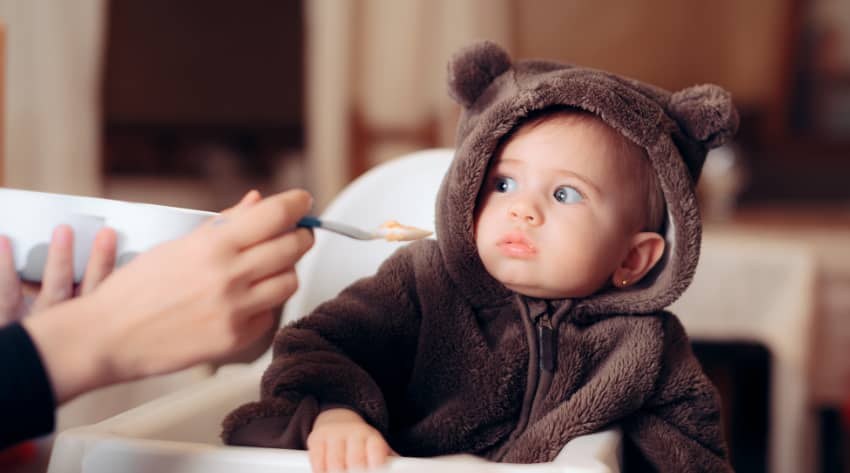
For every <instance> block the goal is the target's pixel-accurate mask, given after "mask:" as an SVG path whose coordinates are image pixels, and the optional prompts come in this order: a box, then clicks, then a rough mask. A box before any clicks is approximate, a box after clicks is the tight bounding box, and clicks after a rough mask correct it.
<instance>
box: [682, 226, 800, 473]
mask: <svg viewBox="0 0 850 473" xmlns="http://www.w3.org/2000/svg"><path fill="white" fill-rule="evenodd" d="M815 271H816V267H815V259H814V257H813V255H812V254H811V252H810V251H809V250H808V248H806V247H805V246H804V245H800V244H799V243H795V242H789V241H786V240H782V239H778V238H777V239H769V238H764V237H762V236H752V235H744V234H740V233H736V232H732V233H724V232H720V231H713V229H707V230H706V232H705V235H704V239H703V249H702V254H701V256H700V263H699V266H698V267H697V271H696V274H695V276H694V280H693V283H692V284H691V286H690V287H689V288H688V290H687V291H686V292H685V294H684V295H683V296H682V297H681V298H680V299H679V300H678V301H677V302H676V303H674V304H673V305H672V306H671V310H672V311H673V312H674V313H675V314H677V315H678V316H679V317H680V318H681V320H682V323H683V324H684V326H685V328H686V329H687V332H688V335H689V336H690V337H691V339H693V340H695V341H700V342H717V343H741V344H758V345H761V346H763V347H764V348H766V349H767V350H768V351H769V352H770V357H771V360H770V373H769V377H768V379H769V380H770V381H769V383H770V384H769V386H768V390H769V402H770V406H769V408H768V414H769V417H768V425H769V432H768V439H767V452H766V455H767V458H766V464H767V471H769V472H771V473H796V472H802V471H807V472H809V471H817V468H816V465H817V461H816V451H817V448H816V446H817V430H816V428H815V427H816V418H815V415H814V412H813V410H812V409H811V406H812V393H811V367H812V361H813V359H814V354H815V344H814V341H815V338H814V335H815V329H816V327H817V312H816V310H815V308H816V304H815ZM721 391H722V389H721ZM733 415H734V414H733ZM733 455H734V452H733Z"/></svg>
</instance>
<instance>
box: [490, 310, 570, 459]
mask: <svg viewBox="0 0 850 473" xmlns="http://www.w3.org/2000/svg"><path fill="white" fill-rule="evenodd" d="M522 303H523V304H524V307H525V312H526V317H527V319H526V320H528V321H529V322H530V325H532V327H529V328H531V329H532V330H534V332H532V333H535V335H536V336H532V337H530V339H529V342H537V346H536V347H529V348H532V349H534V348H536V351H537V358H538V363H537V367H536V368H537V369H536V373H533V374H536V376H534V380H533V386H529V387H530V392H531V395H530V396H531V397H530V398H529V399H528V400H527V402H526V401H525V400H524V401H523V411H522V412H521V413H520V423H518V424H517V426H516V428H515V429H514V431H513V432H511V434H510V435H509V436H508V440H507V441H506V442H505V443H504V444H503V445H502V447H501V448H500V449H499V450H498V452H497V453H496V455H495V456H494V457H493V458H492V459H493V460H495V461H500V460H501V459H502V458H503V457H504V456H505V455H506V454H507V448H508V447H509V446H510V444H511V443H512V442H513V440H514V439H516V438H517V437H519V436H520V435H521V434H522V433H523V432H524V431H525V429H526V428H527V427H528V423H529V422H530V421H531V419H532V418H534V415H535V413H536V412H537V410H538V409H539V407H540V406H539V405H537V404H538V403H537V400H538V399H539V398H540V397H542V396H543V395H545V393H546V392H547V391H549V387H550V386H551V385H552V377H553V376H554V373H555V360H556V359H557V339H558V336H557V331H556V330H555V326H553V324H552V318H551V315H550V314H549V307H548V306H547V307H546V310H544V311H543V312H541V313H540V314H538V315H536V316H532V315H531V313H530V312H531V309H530V307H529V306H528V304H527V303H526V302H525V301H523V302H522ZM529 368H531V367H529ZM533 374H532V373H529V376H532V375H533Z"/></svg>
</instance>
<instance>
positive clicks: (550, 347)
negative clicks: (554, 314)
mask: <svg viewBox="0 0 850 473" xmlns="http://www.w3.org/2000/svg"><path fill="white" fill-rule="evenodd" d="M538 340H539V342H540V366H541V367H542V368H543V369H544V370H546V371H548V372H550V373H554V372H555V356H556V351H557V350H556V346H555V345H556V343H557V339H556V338H555V331H554V330H552V322H551V321H550V320H549V315H548V314H546V315H544V316H542V317H540V321H539V323H538Z"/></svg>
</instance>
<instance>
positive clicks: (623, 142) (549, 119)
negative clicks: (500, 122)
mask: <svg viewBox="0 0 850 473" xmlns="http://www.w3.org/2000/svg"><path fill="white" fill-rule="evenodd" d="M576 130H578V131H580V132H579V133H577V134H574V135H573V137H572V139H579V140H581V139H584V140H588V141H591V142H593V143H594V144H596V145H602V146H604V147H605V149H606V150H607V151H610V152H609V153H606V154H608V155H609V156H610V157H611V158H612V159H613V160H616V162H615V163H614V164H620V165H621V166H619V167H622V168H625V169H627V170H629V171H633V170H634V169H633V168H634V166H642V165H643V164H644V163H645V162H646V163H648V156H647V153H646V150H645V149H644V148H643V147H641V146H639V145H637V144H636V143H634V142H633V141H632V140H630V139H629V138H628V137H626V136H625V135H623V134H622V133H620V132H619V131H617V130H616V129H614V128H613V127H611V126H610V125H608V124H607V123H605V122H604V121H603V120H602V119H601V118H600V117H598V116H597V115H595V114H593V113H590V112H586V111H583V110H574V109H565V110H558V111H553V112H548V113H541V114H538V115H535V116H533V117H529V118H526V119H525V120H523V121H522V122H520V124H519V125H518V126H517V127H516V128H515V129H514V131H513V132H512V133H511V134H510V135H509V136H508V137H506V140H505V145H507V144H509V143H510V142H511V141H513V139H515V138H517V137H520V136H523V135H527V134H532V133H558V132H559V131H564V132H567V131H576ZM503 148H504V147H503Z"/></svg>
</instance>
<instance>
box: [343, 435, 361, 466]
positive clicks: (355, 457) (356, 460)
mask: <svg viewBox="0 0 850 473" xmlns="http://www.w3.org/2000/svg"><path fill="white" fill-rule="evenodd" d="M345 465H346V467H347V469H348V470H365V469H366V439H365V438H354V439H349V441H348V443H347V445H346V447H345Z"/></svg>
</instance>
